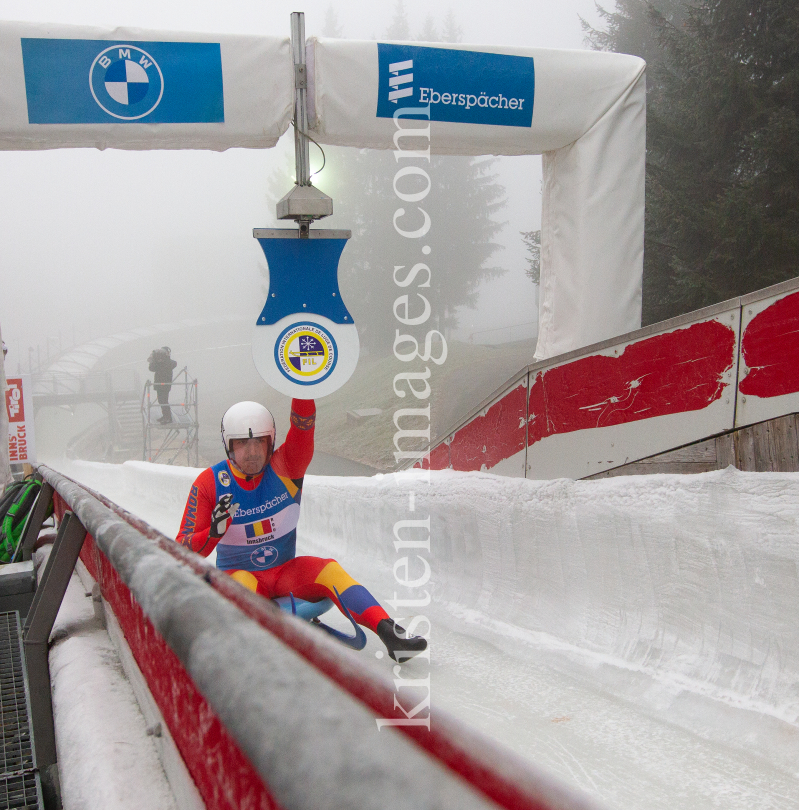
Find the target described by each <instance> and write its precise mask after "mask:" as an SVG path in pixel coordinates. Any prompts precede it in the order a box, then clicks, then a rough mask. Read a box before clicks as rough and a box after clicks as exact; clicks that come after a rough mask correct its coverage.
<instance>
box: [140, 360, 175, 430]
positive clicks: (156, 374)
mask: <svg viewBox="0 0 799 810" xmlns="http://www.w3.org/2000/svg"><path fill="white" fill-rule="evenodd" d="M171 354H172V350H171V349H170V348H169V346H162V347H161V348H160V349H153V350H152V351H151V352H150V356H149V357H148V358H147V362H148V363H149V367H150V371H152V372H153V384H154V387H155V393H156V395H157V396H158V404H159V405H160V406H161V418H160V419H159V420H158V422H159V423H160V424H162V425H166V424H168V423H169V422H171V421H172V409H171V408H170V407H169V390H170V388H172V372H173V371H174V369H175V366H177V363H176V362H175V361H174V360H173V359H172V357H171Z"/></svg>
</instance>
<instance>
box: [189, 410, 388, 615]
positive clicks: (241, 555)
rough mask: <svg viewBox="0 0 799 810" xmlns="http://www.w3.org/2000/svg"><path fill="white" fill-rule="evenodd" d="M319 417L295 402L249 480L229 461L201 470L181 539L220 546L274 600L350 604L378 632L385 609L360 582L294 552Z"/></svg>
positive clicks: (220, 554)
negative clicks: (224, 511)
mask: <svg viewBox="0 0 799 810" xmlns="http://www.w3.org/2000/svg"><path fill="white" fill-rule="evenodd" d="M315 417H316V407H315V405H314V402H313V400H303V399H294V400H292V402H291V426H290V428H289V431H288V435H287V436H286V440H285V442H284V443H283V444H282V445H281V446H280V447H279V448H278V449H277V450H276V451H275V452H274V453H273V454H272V458H271V459H270V460H269V463H268V464H267V466H266V468H265V469H264V471H263V472H262V473H260V474H259V475H257V476H254V477H252V478H251V479H248V477H247V476H245V475H243V474H242V473H241V472H240V471H239V470H238V469H237V468H236V467H235V466H234V465H233V464H231V463H230V461H228V460H225V461H220V462H219V464H215V465H214V466H213V467H209V468H208V469H207V470H203V472H202V473H200V475H199V476H198V477H197V480H196V481H195V482H194V484H193V485H192V488H191V491H190V493H189V498H188V500H187V502H186V508H185V509H184V511H183V520H182V521H181V524H180V531H179V532H178V536H177V538H176V540H177V542H179V543H182V544H183V545H184V546H187V547H188V548H191V549H192V550H193V551H196V552H198V553H199V554H202V555H203V556H204V557H207V556H208V555H209V554H210V553H211V552H212V551H213V550H214V548H216V565H217V567H218V568H221V569H222V570H224V571H227V573H228V574H230V576H232V577H233V579H235V580H236V581H238V582H239V583H241V584H242V585H244V586H245V587H247V588H249V589H250V590H251V591H255V592H256V593H259V594H261V595H262V596H265V597H267V598H270V599H273V598H276V597H279V596H288V595H289V594H290V593H291V594H294V596H295V597H296V598H298V599H305V600H308V601H310V602H318V601H319V600H321V599H324V598H325V597H328V598H330V599H332V600H333V602H335V603H336V605H337V606H338V608H339V610H341V606H342V604H343V605H345V606H346V608H347V610H348V611H349V612H350V613H351V614H352V617H353V619H355V621H356V622H358V623H359V624H362V625H363V626H364V627H368V628H369V629H370V630H373V631H374V630H376V628H377V624H378V622H380V621H381V620H382V619H386V618H388V614H387V613H386V611H385V610H383V608H382V607H381V606H380V605H379V604H378V603H377V601H376V600H375V598H374V597H373V596H372V594H371V593H369V591H368V590H366V588H364V587H363V585H361V584H359V583H358V582H356V581H355V580H354V579H353V578H352V577H351V576H350V575H349V574H348V573H347V572H346V571H345V570H344V569H343V568H342V567H341V566H340V565H339V564H338V563H337V562H336V561H335V560H333V559H323V558H321V557H297V556H296V543H297V521H298V520H299V517H300V498H301V495H302V484H303V478H304V476H305V471H306V470H307V469H308V465H309V464H310V463H311V458H312V457H313V436H314V423H315ZM226 494H231V495H232V503H233V504H238V508H237V509H236V511H235V514H233V518H232V520H231V522H230V524H229V526H228V529H227V531H226V532H225V533H224V535H223V536H222V537H221V538H218V539H217V538H213V537H211V536H210V533H211V514H212V512H213V510H214V507H215V506H216V504H217V503H218V501H219V499H220V498H221V497H222V496H223V495H226ZM232 512H233V510H232V509H231V514H232ZM334 589H335V590H334ZM336 591H338V593H339V595H340V600H339V598H338V597H337V596H336ZM342 612H343V611H342Z"/></svg>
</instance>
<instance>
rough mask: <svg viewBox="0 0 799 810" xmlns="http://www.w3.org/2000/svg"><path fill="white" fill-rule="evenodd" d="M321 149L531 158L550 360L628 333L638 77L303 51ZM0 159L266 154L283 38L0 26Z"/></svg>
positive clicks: (523, 55) (452, 57)
mask: <svg viewBox="0 0 799 810" xmlns="http://www.w3.org/2000/svg"><path fill="white" fill-rule="evenodd" d="M307 55H308V71H307V79H306V81H307V82H308V87H309V91H310V92H309V96H310V105H311V108H312V109H311V110H310V112H311V123H312V125H313V136H314V138H315V139H316V140H318V141H319V142H320V143H325V144H338V145H344V146H354V147H361V148H363V147H371V148H377V149H396V148H397V146H396V144H395V139H394V136H395V133H396V132H397V122H396V121H395V116H394V113H395V112H397V111H398V110H400V109H403V108H417V109H426V110H427V112H426V114H422V115H421V116H417V117H420V118H421V120H424V119H425V118H427V119H428V120H429V122H430V148H431V150H432V152H433V153H437V154H449V155H488V154H491V155H524V154H542V155H543V179H544V184H543V185H544V188H543V213H542V223H541V229H542V248H541V287H540V296H539V310H540V313H539V314H540V317H539V338H538V347H537V350H536V356H537V358H538V359H544V358H547V357H551V356H554V355H557V354H562V353H564V352H568V351H571V350H573V349H577V348H580V347H581V346H585V345H588V344H591V343H594V342H597V341H600V340H603V339H605V338H609V337H613V336H615V335H619V334H622V333H624V332H629V331H631V330H633V329H636V328H638V327H639V326H640V319H641V275H642V268H643V236H644V160H645V130H646V121H645V106H646V98H645V78H644V69H645V65H644V62H643V61H642V60H641V59H638V58H637V57H633V56H625V55H621V54H611V53H597V52H594V51H555V50H546V49H535V48H496V47H490V46H478V45H457V46H455V45H440V44H435V45H433V44H430V45H423V44H420V43H399V42H393V43H383V42H380V43H378V42H357V41H349V40H334V39H311V40H309V42H308V44H307ZM0 75H2V76H3V83H2V86H0V148H2V149H17V150H19V149H56V148H63V147H96V148H98V149H105V148H108V147H111V148H117V149H213V150H224V149H229V148H231V147H249V148H268V147H271V146H274V144H275V143H276V142H277V140H278V138H279V137H280V136H281V135H282V134H283V133H284V132H285V131H286V129H287V128H288V126H289V125H290V120H291V112H292V109H293V95H294V93H293V89H294V68H293V62H292V57H291V47H290V41H289V39H288V37H250V36H231V35H214V34H196V33H185V32H172V31H170V32H165V31H143V30H138V29H113V30H111V29H96V28H87V27H77V26H64V25H46V24H34V23H0Z"/></svg>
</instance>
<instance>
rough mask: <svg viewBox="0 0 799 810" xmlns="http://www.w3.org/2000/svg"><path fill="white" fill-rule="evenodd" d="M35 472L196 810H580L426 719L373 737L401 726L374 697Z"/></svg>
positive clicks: (386, 693)
mask: <svg viewBox="0 0 799 810" xmlns="http://www.w3.org/2000/svg"><path fill="white" fill-rule="evenodd" d="M37 473H38V475H40V476H41V477H42V478H43V479H44V480H45V481H46V482H47V483H48V484H49V485H50V486H51V487H52V488H53V490H54V491H55V504H56V513H57V515H59V517H63V515H64V514H65V513H66V511H70V512H71V513H72V514H73V515H74V517H73V518H72V519H77V520H79V521H80V523H81V524H82V526H83V527H85V529H86V530H87V532H88V534H87V536H86V539H85V541H84V544H83V548H82V551H81V560H82V562H83V564H84V565H85V566H86V568H87V569H88V571H89V573H90V574H91V576H92V577H93V578H94V579H95V580H96V582H97V583H98V585H99V588H100V591H101V593H102V596H103V598H104V600H105V602H106V604H107V606H108V607H109V608H110V609H111V610H112V611H113V614H114V616H115V618H116V621H117V622H118V624H119V626H120V628H121V630H122V633H123V634H124V638H125V641H126V642H127V645H128V646H129V648H130V651H131V653H132V655H133V657H134V659H135V661H136V665H137V666H138V668H139V669H140V671H141V673H142V674H143V676H144V678H145V680H146V682H147V686H148V688H149V691H150V692H151V695H152V698H153V699H154V701H155V703H156V704H157V706H158V709H159V710H160V712H161V714H162V716H163V719H164V722H165V724H166V726H167V730H168V733H169V734H170V735H171V737H172V739H173V740H174V742H175V745H176V746H177V748H178V750H179V752H180V754H181V756H182V758H183V760H184V762H185V765H186V768H187V769H188V772H189V774H190V775H191V778H192V779H193V780H194V782H195V784H196V787H197V789H198V791H199V794H200V796H201V797H202V800H203V802H204V803H205V805H206V806H207V807H209V808H229V809H230V810H234V809H235V810H250V809H251V808H253V809H254V808H283V810H294V808H297V810H299V809H300V808H303V809H304V808H307V809H308V810H311V808H313V809H314V810H324V809H325V808H331V810H332V808H338V809H340V810H352V808H375V810H377V808H381V810H382V808H386V807H392V808H408V810H419V808H458V810H461V809H462V808H488V807H497V806H499V807H506V808H513V809H514V810H522V809H523V808H530V810H554V808H559V810H569V808H574V810H578V808H584V810H589V808H591V807H594V805H593V804H592V803H591V802H590V801H588V800H586V799H583V798H581V797H579V796H577V795H575V794H573V793H571V791H570V790H568V789H565V788H563V787H561V786H560V785H558V784H556V783H554V782H553V781H552V780H551V779H550V778H549V777H547V776H545V775H543V774H541V773H538V772H537V771H536V770H535V769H533V768H531V767H530V766H529V765H527V764H525V763H522V762H521V760H517V759H515V758H514V757H513V756H512V755H509V754H508V752H506V751H504V750H500V749H498V748H497V747H495V746H494V744H492V743H490V742H488V741H487V740H485V739H483V738H482V737H480V736H479V735H477V734H475V733H473V732H471V731H470V730H469V729H467V728H466V727H464V726H462V725H460V724H459V723H457V722H456V721H454V720H452V719H451V718H449V717H447V716H446V715H444V714H442V713H441V712H438V713H436V712H433V713H432V720H431V724H430V729H429V730H428V729H427V728H426V727H423V726H422V727H420V726H418V725H416V726H414V725H397V726H395V727H386V728H382V729H380V730H378V726H377V724H376V722H375V721H376V719H378V718H383V719H390V718H394V719H399V720H401V719H402V717H403V714H402V713H401V711H398V709H397V707H396V703H395V698H396V694H397V693H396V692H395V690H394V688H393V687H392V685H391V683H390V682H386V681H383V680H381V679H380V678H377V677H376V676H374V675H372V674H369V673H368V672H367V671H366V670H365V669H364V668H363V667H362V666H361V665H359V663H358V660H357V658H355V657H353V656H352V654H350V653H349V652H347V651H346V650H344V649H343V648H342V647H341V646H340V645H338V644H337V643H336V642H333V641H332V640H329V639H327V638H326V637H323V635H322V634H321V633H319V632H318V631H316V630H314V629H313V628H311V627H309V626H306V625H305V624H303V623H302V622H300V621H299V620H296V619H294V618H293V617H288V616H285V615H284V614H282V613H280V612H279V611H278V610H277V609H276V608H273V607H272V606H271V605H269V603H268V602H266V601H264V600H263V599H261V598H260V597H257V596H255V595H253V594H251V593H250V592H249V591H247V590H245V589H243V588H241V587H240V586H239V585H238V584H237V583H235V582H234V581H233V580H231V579H230V577H228V576H227V575H226V574H224V573H223V572H220V571H218V570H216V569H213V568H209V567H208V565H207V564H206V563H205V561H203V560H201V559H200V558H198V557H197V556H196V555H193V554H192V553H191V552H188V551H186V550H185V549H183V548H181V547H180V546H178V545H177V544H176V543H175V542H174V541H172V540H170V539H168V538H167V537H165V536H164V535H161V534H160V533H158V532H157V531H155V530H154V529H152V528H151V527H149V526H148V525H147V524H145V523H143V522H142V521H140V520H138V519H137V518H134V517H133V516H131V515H129V514H128V513H126V512H124V510H122V509H120V508H119V507H118V506H116V505H115V504H113V503H111V502H109V501H108V500H107V499H105V498H104V497H103V496H100V495H98V494H97V493H95V492H93V491H91V490H88V489H86V488H85V487H83V486H81V485H80V484H77V483H76V482H74V481H72V480H71V479H69V478H66V477H65V476H63V475H61V474H59V473H57V472H55V471H54V470H52V469H50V468H48V467H46V466H44V465H40V466H38V468H37ZM411 774H412V776H413V778H412V779H408V778H406V777H407V776H408V775H411Z"/></svg>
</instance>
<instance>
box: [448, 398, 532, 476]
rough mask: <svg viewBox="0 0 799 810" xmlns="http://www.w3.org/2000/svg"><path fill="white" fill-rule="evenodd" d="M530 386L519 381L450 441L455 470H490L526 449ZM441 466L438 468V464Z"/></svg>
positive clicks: (450, 454) (450, 452)
mask: <svg viewBox="0 0 799 810" xmlns="http://www.w3.org/2000/svg"><path fill="white" fill-rule="evenodd" d="M526 421H527V389H526V388H525V387H524V386H523V385H519V386H517V387H516V388H514V389H513V390H512V391H510V392H509V393H507V394H506V395H505V396H504V397H502V399H500V400H499V401H498V402H495V403H494V404H493V405H492V406H491V407H490V408H489V409H488V411H487V412H486V415H485V416H477V417H475V418H474V419H472V421H471V422H469V423H468V424H467V425H464V426H463V427H462V428H461V429H460V430H459V431H458V432H457V433H456V434H455V435H454V436H453V437H452V441H451V442H450V445H449V456H450V464H451V465H452V468H453V469H454V470H481V469H483V467H485V469H486V470H490V469H491V468H492V467H493V466H494V465H495V464H498V463H499V462H500V461H504V460H505V459H506V458H510V457H511V456H513V455H515V454H516V453H518V452H520V451H522V450H524V442H525V438H526V432H527V431H526V427H525V423H526ZM434 469H437V468H434Z"/></svg>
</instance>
